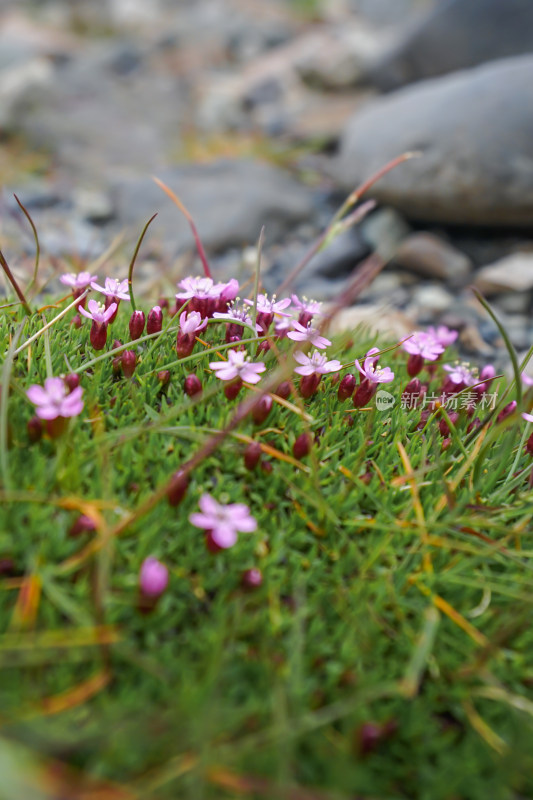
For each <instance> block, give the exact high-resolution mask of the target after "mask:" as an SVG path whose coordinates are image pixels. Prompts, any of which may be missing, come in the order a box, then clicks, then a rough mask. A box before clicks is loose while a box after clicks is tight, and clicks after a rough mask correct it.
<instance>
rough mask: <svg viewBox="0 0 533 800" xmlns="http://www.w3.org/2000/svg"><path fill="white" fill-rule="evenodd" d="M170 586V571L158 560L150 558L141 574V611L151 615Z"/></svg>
mask: <svg viewBox="0 0 533 800" xmlns="http://www.w3.org/2000/svg"><path fill="white" fill-rule="evenodd" d="M167 586H168V569H167V568H166V567H165V565H164V564H162V563H161V562H160V561H158V560H157V558H154V557H153V556H149V557H148V558H145V559H144V561H143V563H142V564H141V569H140V572H139V610H140V611H142V612H143V613H149V612H150V611H153V609H154V608H155V606H156V604H157V601H158V600H159V598H160V597H161V595H162V594H163V592H164V591H165V589H166V588H167Z"/></svg>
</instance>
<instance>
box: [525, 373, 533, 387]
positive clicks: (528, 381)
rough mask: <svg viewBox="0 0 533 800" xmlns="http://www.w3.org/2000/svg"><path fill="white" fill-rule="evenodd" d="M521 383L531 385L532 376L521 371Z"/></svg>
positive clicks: (532, 382)
mask: <svg viewBox="0 0 533 800" xmlns="http://www.w3.org/2000/svg"><path fill="white" fill-rule="evenodd" d="M522 383H525V385H526V386H533V378H530V377H529V375H528V374H527V373H526V372H523V373H522Z"/></svg>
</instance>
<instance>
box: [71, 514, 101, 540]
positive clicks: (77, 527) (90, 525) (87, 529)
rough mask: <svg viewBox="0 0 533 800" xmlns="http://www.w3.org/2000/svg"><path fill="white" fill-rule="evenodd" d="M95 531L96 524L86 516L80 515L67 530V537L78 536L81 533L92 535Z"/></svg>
mask: <svg viewBox="0 0 533 800" xmlns="http://www.w3.org/2000/svg"><path fill="white" fill-rule="evenodd" d="M95 530H96V522H95V521H94V519H91V517H88V516H87V514H81V515H80V516H79V517H78V519H77V520H76V521H75V522H73V523H72V525H71V526H70V528H69V531H68V535H69V536H80V535H81V534H82V533H94V531H95Z"/></svg>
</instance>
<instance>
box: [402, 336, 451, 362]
mask: <svg viewBox="0 0 533 800" xmlns="http://www.w3.org/2000/svg"><path fill="white" fill-rule="evenodd" d="M402 347H403V349H404V350H405V351H406V352H407V353H409V354H410V355H412V356H422V358H426V359H427V360H428V361H435V360H436V359H437V358H438V357H439V356H440V354H441V353H444V347H443V346H442V344H441V343H440V342H438V341H437V340H436V339H435V337H434V336H431V334H429V333H424V331H415V332H414V333H413V335H412V336H411V337H410V338H409V339H406V340H405V342H403V344H402Z"/></svg>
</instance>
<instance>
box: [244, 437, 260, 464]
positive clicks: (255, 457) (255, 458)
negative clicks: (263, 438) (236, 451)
mask: <svg viewBox="0 0 533 800" xmlns="http://www.w3.org/2000/svg"><path fill="white" fill-rule="evenodd" d="M262 452H263V451H262V450H261V445H260V444H259V442H250V444H249V445H248V446H247V448H246V450H245V451H244V466H245V467H246V469H249V470H250V471H251V470H253V469H255V468H256V466H257V465H258V463H259V460H260V458H261V453H262Z"/></svg>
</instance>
